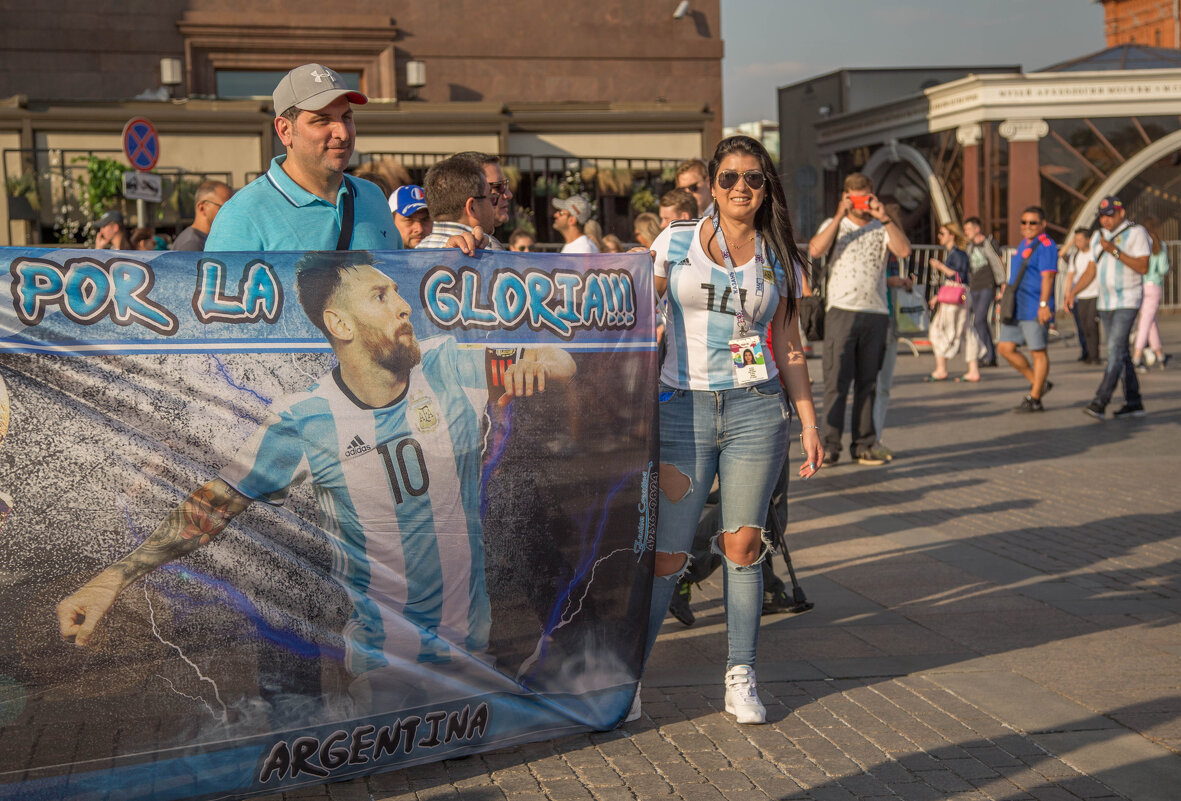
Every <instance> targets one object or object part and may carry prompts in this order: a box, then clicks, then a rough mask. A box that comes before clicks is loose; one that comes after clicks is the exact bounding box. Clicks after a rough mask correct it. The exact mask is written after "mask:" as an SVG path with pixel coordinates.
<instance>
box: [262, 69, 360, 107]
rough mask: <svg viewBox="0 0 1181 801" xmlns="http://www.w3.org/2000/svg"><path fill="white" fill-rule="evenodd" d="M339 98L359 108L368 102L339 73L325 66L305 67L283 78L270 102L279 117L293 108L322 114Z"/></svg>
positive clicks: (294, 70)
mask: <svg viewBox="0 0 1181 801" xmlns="http://www.w3.org/2000/svg"><path fill="white" fill-rule="evenodd" d="M338 97H347V98H348V99H349V102H350V103H353V104H355V105H358V106H361V105H364V104H365V103H368V102H369V98H367V97H365V95H363V94H361V93H360V92H358V91H357V90H355V89H350V88H348V87H347V86H345V83H344V78H342V77H340V73H338V72H337V71H336V70H332V69H329V68H328V67H325V66H324V65H323V64H304V65H303V66H302V67H296V68H295V69H293V70H292V71H291V72H289V73H287V74H286V75H284V76H283V79H282V80H281V81H279V85H278V86H276V87H275V91H274V94H272V95H271V100H272V101H273V102H274V104H275V116H276V117H278V116H280V115H281V114H282V113H283V112H284V111H286V110H287V109H289V108H292V107H295V108H299V109H303V110H304V111H319V110H320V109H322V108H324V107H325V106H327V105H328V104H329V103H331V102H332V101H333V100H335V99H336V98H338Z"/></svg>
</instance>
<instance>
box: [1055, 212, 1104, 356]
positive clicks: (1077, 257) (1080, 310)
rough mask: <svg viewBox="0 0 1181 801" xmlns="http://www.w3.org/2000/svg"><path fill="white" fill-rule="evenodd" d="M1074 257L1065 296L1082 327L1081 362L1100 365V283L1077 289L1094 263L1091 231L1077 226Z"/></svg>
mask: <svg viewBox="0 0 1181 801" xmlns="http://www.w3.org/2000/svg"><path fill="white" fill-rule="evenodd" d="M1074 247H1075V252H1074V256H1073V257H1072V258H1071V259H1070V269H1069V270H1067V272H1066V284H1065V286H1064V287H1063V299H1064V302H1065V299H1067V298H1069V299H1071V302H1069V303H1067V304H1066V308H1068V309H1070V313H1071V314H1073V315H1074V324H1075V325H1076V326H1077V327H1078V342H1079V357H1078V360H1079V361H1080V362H1085V363H1087V364H1100V361H1099V307H1098V303H1099V284H1098V283H1097V282H1095V281H1091V282H1090V283H1089V284H1087V286H1086V288H1085V289H1083V290H1082V291H1081V292H1076V291H1075V290H1076V287H1077V285H1078V280H1079V279H1080V278H1082V276H1083V273H1085V272H1086V271H1087V267H1088V266H1090V264H1091V230H1090V229H1089V228H1077V229H1075V232H1074Z"/></svg>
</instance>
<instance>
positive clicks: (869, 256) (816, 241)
mask: <svg viewBox="0 0 1181 801" xmlns="http://www.w3.org/2000/svg"><path fill="white" fill-rule="evenodd" d="M830 250H831V254H830V253H829V251H830ZM808 251H809V254H810V255H811V257H812V258H813V259H820V258H823V257H824V256H825V255H826V254H828V255H829V259H828V265H829V267H828V285H827V291H826V293H825V304H826V307H825V319H824V431H823V440H824V452H825V462H826V463H828V464H835V463H836V461H837V459H839V458H840V455H841V437H842V434H843V431H844V427H845V404H846V401H847V399H848V395H849V389H850V387H852V389H853V421H852V429H853V431H852V434H853V438H852V443H851V445H850V449H849V450H850V453H851V454H852V456H853V459H854V460H856V461H857V462H859V463H861V464H864V465H881V464H885V459H883V458H882V457H881V456H875V455H874V454H873V453H872V449H873V444H874V442H875V441H876V440H877V435H876V434H875V432H874V428H873V403H874V398H875V397H876V395H877V380H878V371H879V370H881V367H882V357H883V356H884V354H885V350H886V337H887V334H888V331H889V327H890V310H889V308H888V307H887V305H886V260H887V255H888V254H889V253H893V254H894V255H895V256H896V257H898V259H899V260H904V259H906V258H907V257H909V256H910V242H909V240H907V238H906V234H904V233H903V232H902V229H901V228H900V227H899V226H898V224H897V223H896V222H894V220H893V219H891V217H890V215H889V214H887V213H886V209H885V206H883V205H882V202H881V201H880V200H878V198H877V196H875V195H874V194H873V182H872V181H870V179H869V178H868V177H866V176H865V175H862V174H861V173H859V172H855V173H851V174H850V175H848V176H847V177H846V178H845V191H844V194H843V195H842V196H841V202H840V204H839V205H838V206H837V211H836V214H835V215H833V216H832V217H830V218H829V219H827V220H825V221H824V222H823V223H821V224H820V228H819V230H818V231H817V232H816V235H815V236H814V237H812V241H811V242H810V243H809V244H808Z"/></svg>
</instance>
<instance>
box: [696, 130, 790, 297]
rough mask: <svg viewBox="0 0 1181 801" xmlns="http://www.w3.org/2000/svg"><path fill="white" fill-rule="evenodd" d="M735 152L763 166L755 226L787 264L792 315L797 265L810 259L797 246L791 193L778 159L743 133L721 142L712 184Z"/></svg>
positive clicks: (713, 162)
mask: <svg viewBox="0 0 1181 801" xmlns="http://www.w3.org/2000/svg"><path fill="white" fill-rule="evenodd" d="M732 153H745V154H746V155H748V156H754V157H755V158H756V159H758V162H759V169H760V170H761V171H762V173H763V176H764V177H765V178H766V183H765V184H763V186H764V187H765V188H766V195H765V196H764V197H763V205H761V206H759V210H758V211H757V212H755V230H757V231H758V232H759V233H760V234H762V236H763V238H764V239H765V240H766V241H767V245H768V246H769V247H770V248H771V250H772V252H774V254H775V258H776V259H778V260H779V263H780V264H781V265H782V266H783V272H784V275H785V276H786V278H787V293H786V295H785V297H784V298H783V300H785V301H786V302H787V315H788V317H790V316H791V315H792V313H794V312H795V309H796V292H797V291H799V287H798V286H796V271H795V266H796V265H797V264H798V265H799V267H800V269H801V270H806V269H807V266H808V262H806V261H805V260H804V256H803V254H801V253H800V249H799V248H798V247H797V246H796V236H795V230H794V229H793V228H792V227H791V216H790V215H789V214H788V213H787V197H786V196H785V195H784V194H783V184H782V183H781V182H780V180H779V173H778V172H777V171H776V170H775V162H773V161H771V155H770V154H769V153H768V152H767V148H765V147H763V145H762V143H761V142H760V141H759V140H758V139H753V138H751V137H749V136H741V135H739V136H729V137H727V138H725V139H723V140H722V141H720V142H718V146H717V148H716V149H715V150H714V155H713V158H712V159H710V160H709V185H710V186H711V187H712V186H714V183H715V182H714V179H715V178H716V177H717V174H718V168H719V166H720V165H721V163H722V160H723V159H725V158H726V156H729V155H730V154H732ZM714 202H715V203H716V202H717V201H716V200H715V201H714ZM715 235H716V234H715Z"/></svg>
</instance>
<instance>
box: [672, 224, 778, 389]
mask: <svg viewBox="0 0 1181 801" xmlns="http://www.w3.org/2000/svg"><path fill="white" fill-rule="evenodd" d="M703 224H709V221H708V220H693V221H678V222H673V223H671V224H670V225H669V227H668V228H666V229H665V230H664V231H662V232H661V234H660V236H659V237H657V238H656V241H655V242H654V243H653V244H652V249H653V250H654V251H655V253H656V259H655V273H656V275H657V276H660V277H665V278H667V279H668V286H667V288H666V289H665V293H664V298H665V301H666V302H667V304H668V313H667V319H666V325H665V330H664V336H665V338H666V343H667V351H666V355H665V357H664V365H663V367H662V368H661V374H660V380H661V382H663V383H664V384H667V385H668V386H672V387H677V388H678V389H696V390H723V389H732V388H733V387H735V386H736V383H735V377H734V370H733V368H732V366H731V364H732V362H731V352H730V340H731V339H734V338H735V337H736V336H738V318H737V316H736V314H735V312H736V310H737V308H738V299H736V298H734V297H733V291H732V290H731V288H730V279H729V275H728V272H727V270H726V268H725V267H724V266H722V265H719V264H715V263H714V262H713V261H712V260H711V259H710V258H709V256H708V255H707V254H706V252H705V250H704V249H703V248H702V247H701V240H700V233H699V232H700V226H701V225H703ZM764 251H765V252H766V253H767V254H768V255H770V251H769V250H768V249H767V248H764ZM765 258H766V257H765ZM760 271H762V278H763V292H762V295H759V294H757V292H756V286H757V283H758V279H759V272H760ZM735 277H736V278H737V281H738V293H739V298H740V299H741V303H742V309H743V314H745V315H746V318H747V324H748V325H749V326H750V331H751V333H759V334H760V336H762V339H763V342H764V344H766V336H765V333H766V328H767V325H768V324H769V323H770V322H771V320H772V318H773V317H774V316H775V311H776V309H777V308H778V306H779V297H780V292H781V290H782V288H783V287H784V286H785V285H786V276H785V275H784V272H783V268H782V267H781V266H780V264H779V262H778V260H776V259H775V258H774V257H773V255H772V256H770V259H769V260H768V263H767V264H764V265H759V264H757V263H756V262H755V260H754V259H751V261H749V262H747V263H746V264H743V265H741V266H738V267H736V269H735ZM798 285H799V281H798V280H797V286H798ZM778 374H779V373H778V370H777V369H776V367H775V364H774V361H773V360H770V359H769V360H768V361H767V378H768V379H773V378H775V377H776V376H777V375H778Z"/></svg>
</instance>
